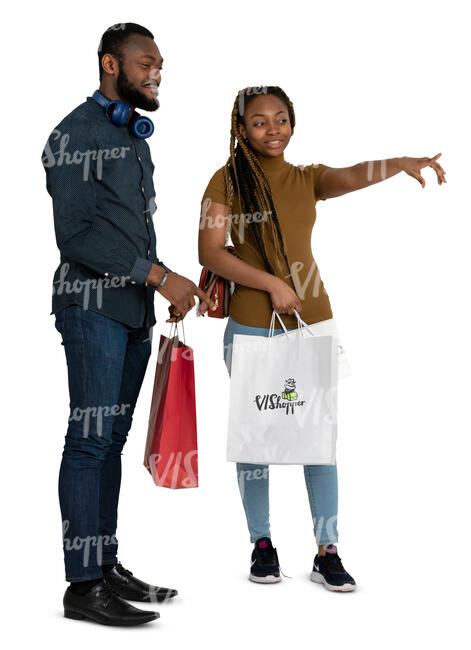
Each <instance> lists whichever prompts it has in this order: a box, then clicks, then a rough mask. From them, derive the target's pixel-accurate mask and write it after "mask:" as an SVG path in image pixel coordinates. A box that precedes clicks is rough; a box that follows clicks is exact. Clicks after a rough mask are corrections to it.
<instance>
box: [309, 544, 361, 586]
mask: <svg viewBox="0 0 471 650" xmlns="http://www.w3.org/2000/svg"><path fill="white" fill-rule="evenodd" d="M311 580H312V581H313V582H319V583H320V584H323V585H324V587H326V589H329V591H353V590H354V589H355V587H356V583H355V580H354V579H353V578H352V576H351V575H350V574H349V573H347V572H346V571H345V569H344V568H343V565H342V561H341V559H340V557H339V555H338V553H337V547H336V546H335V545H334V544H329V545H328V546H327V548H326V554H325V555H316V557H315V558H314V566H313V567H312V573H311Z"/></svg>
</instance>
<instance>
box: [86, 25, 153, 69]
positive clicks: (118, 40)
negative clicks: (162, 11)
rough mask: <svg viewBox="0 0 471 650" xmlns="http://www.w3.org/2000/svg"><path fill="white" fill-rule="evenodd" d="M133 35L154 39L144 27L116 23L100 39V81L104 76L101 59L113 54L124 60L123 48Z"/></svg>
mask: <svg viewBox="0 0 471 650" xmlns="http://www.w3.org/2000/svg"><path fill="white" fill-rule="evenodd" d="M132 34H141V35H142V36H148V37H149V38H152V40H153V39H154V35H153V34H152V32H150V31H149V30H148V29H146V28H145V27H142V25H137V24H136V23H116V25H112V26H111V27H108V29H107V30H106V32H105V33H104V34H103V36H102V37H101V39H100V44H99V46H98V65H99V70H100V81H101V78H102V76H103V68H102V66H101V59H102V57H103V55H105V54H112V55H113V56H114V57H116V58H117V59H118V60H120V59H121V58H122V55H123V47H124V45H125V44H126V41H127V40H128V38H129V37H130V36H131V35H132Z"/></svg>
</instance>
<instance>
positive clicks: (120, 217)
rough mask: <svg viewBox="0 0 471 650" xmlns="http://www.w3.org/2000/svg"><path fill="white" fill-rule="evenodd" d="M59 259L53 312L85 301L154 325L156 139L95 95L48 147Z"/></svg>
mask: <svg viewBox="0 0 471 650" xmlns="http://www.w3.org/2000/svg"><path fill="white" fill-rule="evenodd" d="M42 162H43V165H44V168H45V171H46V187H47V191H48V192H49V194H50V195H51V197H52V203H53V212H54V228H55V233H56V242H57V246H58V247H59V250H60V264H59V266H58V267H57V269H56V271H55V273H54V281H53V295H52V312H51V313H52V314H54V313H56V312H58V311H59V310H60V309H63V308H64V307H66V306H67V305H72V304H78V305H81V306H82V307H84V308H85V309H90V310H91V311H95V312H98V313H101V314H103V315H104V316H108V317H109V318H113V319H115V320H117V321H120V322H121V323H124V324H126V325H129V326H130V327H151V326H152V325H154V324H155V322H156V319H155V313H154V292H155V289H154V288H153V287H152V285H150V284H149V285H148V284H147V283H146V278H147V276H148V275H149V271H150V269H151V266H152V263H154V264H160V265H161V266H163V267H164V268H166V269H167V270H169V271H170V269H168V267H167V266H166V265H165V264H163V262H161V261H160V260H159V259H158V258H157V255H156V237H155V231H154V224H153V220H152V215H153V214H154V212H155V211H156V209H157V207H156V204H155V190H154V184H153V180H152V174H153V171H154V165H153V163H152V159H151V155H150V150H149V145H148V144H147V142H146V141H145V140H141V139H138V138H135V137H134V136H133V135H132V133H131V131H130V130H129V128H128V126H127V125H124V126H116V125H115V124H113V123H112V122H110V120H108V118H107V117H106V115H105V111H104V109H103V108H102V107H101V106H99V105H98V104H97V103H96V102H95V100H94V99H93V98H92V97H87V100H86V101H85V102H84V103H83V104H80V105H79V106H77V108H75V109H74V110H73V111H72V112H71V113H69V115H67V116H66V117H65V118H64V119H63V120H62V121H61V122H60V123H59V124H58V125H57V126H56V127H55V129H54V130H53V131H52V133H51V134H50V136H49V138H48V140H47V143H46V145H45V147H44V150H43V153H42Z"/></svg>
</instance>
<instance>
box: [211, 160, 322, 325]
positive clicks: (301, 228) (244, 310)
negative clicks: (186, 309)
mask: <svg viewBox="0 0 471 650" xmlns="http://www.w3.org/2000/svg"><path fill="white" fill-rule="evenodd" d="M257 157H258V159H259V160H260V162H261V163H262V166H263V170H264V172H265V174H266V176H267V178H268V180H269V182H270V186H271V190H272V196H273V202H274V204H275V209H276V214H277V216H278V221H279V224H280V229H281V233H282V235H283V238H284V241H285V244H286V249H287V257H288V262H289V268H290V270H291V275H292V277H293V280H294V286H295V287H296V293H297V295H298V297H299V298H300V300H301V304H302V313H301V318H302V320H303V321H305V322H306V323H307V324H308V325H310V324H312V323H317V322H318V321H321V320H327V319H329V318H332V317H333V316H332V309H331V305H330V301H329V296H328V295H327V292H326V291H325V289H324V284H323V282H322V279H321V277H320V275H319V269H318V267H317V264H316V262H315V260H314V258H313V255H312V250H311V233H312V229H313V227H314V223H315V221H316V202H317V200H318V196H319V177H320V175H321V173H322V172H323V170H324V169H326V168H327V166H326V165H322V164H319V165H308V166H306V167H303V166H302V165H300V166H299V167H297V166H295V165H292V164H291V163H289V162H286V161H285V159H284V155H283V154H281V155H280V156H276V157H265V156H262V155H260V154H257ZM223 170H224V167H221V168H220V169H218V170H217V172H216V173H215V174H214V175H213V177H212V178H211V180H210V181H209V184H208V186H207V188H206V191H205V193H204V195H203V198H202V203H203V204H204V202H205V201H206V203H205V204H204V205H203V211H204V209H205V208H206V209H207V206H208V205H209V201H215V202H216V203H223V204H224V205H227V206H229V198H228V196H227V192H226V184H225V181H224V171H223ZM240 214H241V207H240V204H239V201H238V197H237V196H236V195H235V194H234V197H233V205H232V211H231V223H230V236H231V240H232V243H233V245H234V248H235V252H236V255H237V257H239V258H240V259H241V260H243V261H244V262H247V264H250V265H251V266H254V267H256V268H257V269H262V270H264V271H266V270H267V269H266V267H265V265H264V262H263V259H262V256H261V253H260V252H259V250H258V248H257V247H256V245H255V244H252V242H250V241H248V238H247V237H246V236H244V227H243V219H240V218H239V215H240ZM246 218H247V217H246ZM253 218H254V219H255V218H259V219H260V218H264V216H263V215H253ZM281 279H283V280H284V281H285V282H286V283H287V284H289V286H292V284H291V282H290V279H289V278H281ZM272 312H273V305H272V302H271V299H270V294H269V293H268V292H267V291H262V290H260V289H253V288H251V287H246V286H243V285H240V284H237V283H236V284H235V291H234V293H233V294H232V296H231V299H230V303H229V315H230V316H231V317H232V318H233V319H234V320H235V321H237V322H238V323H242V324H243V325H249V326H251V327H269V326H270V320H271V316H272ZM281 318H282V320H283V323H284V324H285V325H286V327H288V328H292V327H297V325H298V321H297V319H296V316H295V315H294V314H293V315H290V314H282V315H281ZM275 327H280V324H279V323H278V324H277V325H276V324H275Z"/></svg>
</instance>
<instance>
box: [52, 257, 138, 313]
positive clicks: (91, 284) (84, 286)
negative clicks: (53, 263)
mask: <svg viewBox="0 0 471 650" xmlns="http://www.w3.org/2000/svg"><path fill="white" fill-rule="evenodd" d="M69 269H70V264H69V263H68V262H65V263H64V264H61V266H60V273H59V279H58V280H56V281H55V283H53V285H52V295H54V294H56V293H57V294H58V295H61V294H62V293H64V292H65V293H82V292H83V308H84V309H88V304H89V301H90V289H96V290H97V293H96V305H97V307H98V309H101V307H102V305H103V289H115V288H116V287H124V286H125V285H126V281H127V280H129V279H130V276H129V275H115V276H113V277H111V278H90V279H88V278H87V280H79V279H78V278H76V279H75V280H74V281H73V282H72V283H71V282H69V281H68V280H66V279H65V276H66V275H67V273H68V272H69ZM54 284H58V285H59V286H58V287H57V288H56V287H55V286H54Z"/></svg>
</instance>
